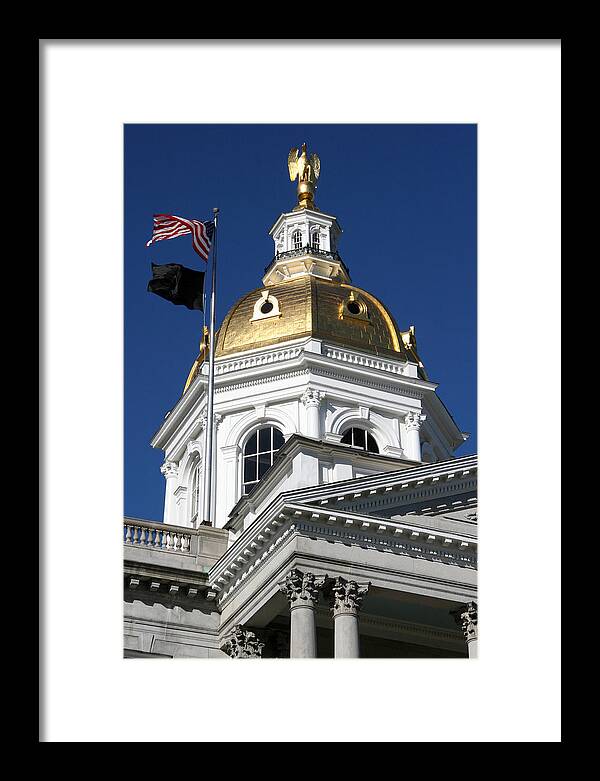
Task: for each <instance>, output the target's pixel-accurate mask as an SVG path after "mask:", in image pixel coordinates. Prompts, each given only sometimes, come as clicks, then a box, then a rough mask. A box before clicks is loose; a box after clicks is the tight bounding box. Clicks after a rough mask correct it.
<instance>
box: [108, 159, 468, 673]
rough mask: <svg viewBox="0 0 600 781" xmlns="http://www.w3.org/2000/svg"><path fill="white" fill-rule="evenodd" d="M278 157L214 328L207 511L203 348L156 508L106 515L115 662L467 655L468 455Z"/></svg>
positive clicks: (179, 411) (390, 320)
mask: <svg viewBox="0 0 600 781" xmlns="http://www.w3.org/2000/svg"><path fill="white" fill-rule="evenodd" d="M292 152H296V157H295V158H294V156H293V155H292V154H291V155H290V161H289V165H290V177H291V178H293V177H292V174H294V173H296V176H297V178H298V203H297V205H296V206H295V208H294V209H292V210H291V211H289V212H285V213H283V214H281V215H280V217H279V218H278V219H277V221H276V222H275V224H274V225H273V227H272V228H271V231H270V235H271V236H272V238H273V242H274V257H273V259H272V260H271V262H270V263H269V264H268V266H267V267H266V269H265V273H264V275H263V278H262V285H261V286H260V287H257V288H256V289H255V290H253V291H251V292H250V293H248V294H246V295H245V296H243V297H242V298H241V299H240V300H239V301H237V302H236V303H235V304H234V306H233V307H232V308H231V309H230V311H229V312H228V313H227V315H226V317H225V319H224V320H223V322H222V324H221V326H220V328H219V331H218V333H217V334H216V348H215V392H214V413H215V414H214V428H213V432H214V437H213V438H214V447H213V465H212V470H211V471H212V480H213V484H212V490H211V508H210V509H211V512H210V517H211V518H212V519H214V523H213V524H212V525H210V526H207V525H206V524H205V523H203V517H202V516H203V504H202V494H203V489H202V487H203V481H204V472H205V464H203V458H204V438H205V433H206V426H207V417H206V404H207V384H208V383H207V380H208V361H206V360H205V358H206V351H205V350H203V351H202V352H201V354H200V355H199V356H198V359H197V360H196V361H195V363H194V365H193V367H192V369H191V371H190V373H189V376H188V380H187V382H186V384H185V389H184V392H183V395H182V396H181V398H180V399H179V401H178V402H177V404H176V405H175V407H174V408H173V409H172V410H171V412H170V413H169V415H168V416H167V418H166V419H165V420H164V422H163V423H162V425H161V427H160V429H159V430H158V431H157V433H156V434H155V436H154V438H153V440H152V443H151V444H152V446H153V447H155V448H159V449H161V450H162V451H164V454H165V461H164V464H163V466H162V468H161V471H162V473H163V475H164V478H165V504H164V517H163V521H162V523H148V522H145V521H139V520H137V519H132V518H126V519H125V524H124V546H125V568H124V569H125V571H124V576H125V583H124V585H125V591H124V594H125V603H124V604H125V607H124V619H125V630H124V632H125V644H124V645H125V655H126V656H127V657H135V656H168V657H176V656H193V657H232V658H285V657H292V658H300V657H304V658H306V657H309V658H311V657H313V658H317V657H321V658H323V657H325V658H327V657H335V658H344V657H345V658H356V657H364V658H369V657H398V658H401V657H468V656H470V657H473V656H476V649H477V603H476V598H477V597H476V571H477V565H476V561H477V559H476V557H477V534H476V529H477V459H476V457H475V456H465V457H462V458H456V457H454V451H455V450H456V448H457V447H458V446H459V445H460V444H462V443H463V442H464V441H465V439H466V436H467V435H466V434H465V433H463V432H462V431H461V430H460V429H459V428H458V427H457V424H456V423H455V421H454V419H453V418H452V416H451V415H450V413H449V412H448V410H447V409H446V407H445V406H444V404H443V403H442V401H441V400H440V397H439V396H438V394H437V385H436V383H435V382H433V381H432V380H431V379H430V378H429V377H428V375H427V373H426V370H425V367H424V365H423V362H422V360H421V358H420V356H419V354H418V352H417V344H416V337H415V329H414V327H412V326H411V327H409V328H407V330H404V331H403V330H401V329H400V328H399V327H398V325H397V324H396V321H395V320H394V317H393V315H392V313H391V312H390V311H389V310H388V309H387V307H386V306H385V305H384V304H383V303H382V302H381V301H379V300H378V299H377V298H375V297H374V296H373V295H372V294H370V293H369V292H368V291H366V290H362V289H360V288H358V287H356V286H354V285H353V284H352V280H351V277H350V272H349V269H348V268H347V267H346V265H345V264H344V262H343V260H342V258H341V256H340V254H339V251H338V243H339V240H340V237H341V233H342V229H341V226H340V224H339V222H338V220H337V219H336V217H334V216H333V215H329V214H326V213H324V212H322V211H320V210H319V209H318V208H317V207H316V206H315V204H314V189H315V187H316V181H317V179H318V174H319V171H320V162H319V160H318V158H317V157H316V155H312V157H310V158H309V157H308V155H307V153H306V148H305V147H303V148H302V154H301V155H300V156H298V154H297V150H292ZM296 161H297V162H296ZM303 161H304V162H303ZM294 166H296V167H294ZM302 166H304V168H303V167H302Z"/></svg>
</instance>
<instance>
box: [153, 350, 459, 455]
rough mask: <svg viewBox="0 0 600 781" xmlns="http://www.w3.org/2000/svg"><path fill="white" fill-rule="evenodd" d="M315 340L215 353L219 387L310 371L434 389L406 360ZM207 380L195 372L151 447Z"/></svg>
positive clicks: (418, 391) (418, 390)
mask: <svg viewBox="0 0 600 781" xmlns="http://www.w3.org/2000/svg"><path fill="white" fill-rule="evenodd" d="M312 342H314V340H312V339H303V340H301V341H300V342H290V343H289V344H286V345H285V346H275V347H271V348H268V349H260V350H256V351H253V352H249V353H238V354H236V355H231V356H226V357H225V356H224V357H221V358H217V360H216V362H215V393H216V394H223V393H225V392H230V391H232V390H233V391H236V390H243V389H246V388H249V387H256V386H259V385H262V384H264V383H270V382H275V381H278V380H287V379H291V378H293V377H297V376H301V375H303V374H307V373H309V372H312V373H314V374H316V375H319V376H322V377H327V378H329V379H334V380H335V379H337V380H339V381H341V382H346V381H348V379H350V380H351V381H352V383H353V384H354V385H357V384H358V385H360V386H362V387H366V388H371V389H374V390H380V391H383V392H387V393H393V394H397V393H398V392H399V391H400V392H401V393H403V394H404V395H406V396H408V397H410V398H416V399H421V398H423V394H424V393H427V392H430V393H433V395H435V393H434V391H435V389H436V387H437V384H436V383H432V382H427V381H425V380H423V379H421V378H418V377H411V376H408V375H407V374H405V373H404V372H405V371H406V367H407V366H409V365H410V364H409V363H407V362H404V361H397V360H394V359H393V358H384V357H381V356H376V355H370V354H368V353H364V352H362V351H360V350H355V349H352V348H345V347H341V346H337V345H335V344H333V343H323V344H322V347H321V349H322V352H321V353H316V352H313V351H311V350H310V349H307V347H308V346H309V345H310V344H312ZM232 375H237V377H239V380H238V381H236V382H232V381H231V380H232ZM206 382H207V378H206V376H205V375H204V374H199V375H198V376H197V377H196V379H195V380H194V382H193V383H192V384H191V385H190V387H189V388H188V389H187V391H186V392H185V393H184V394H183V395H182V396H181V397H180V399H179V400H178V401H177V403H176V404H175V406H174V407H173V409H172V410H171V411H170V412H169V413H168V415H167V417H166V419H165V420H164V422H163V423H162V424H161V426H160V428H159V429H158V431H157V432H156V433H155V434H154V436H153V437H152V440H151V445H152V447H158V448H161V449H163V450H164V449H166V447H167V446H168V442H169V440H170V439H171V438H172V437H173V435H174V433H175V432H176V431H177V430H178V429H179V428H180V426H181V425H182V423H183V421H184V420H185V418H186V416H187V415H188V414H189V413H190V412H191V411H193V410H194V409H195V408H196V406H197V403H198V401H199V400H200V399H201V397H202V395H203V393H204V387H205V385H206ZM444 409H445V408H444Z"/></svg>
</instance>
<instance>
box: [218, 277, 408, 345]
mask: <svg viewBox="0 0 600 781" xmlns="http://www.w3.org/2000/svg"><path fill="white" fill-rule="evenodd" d="M266 290H268V292H269V295H270V296H273V297H275V298H276V299H277V302H278V304H279V310H280V312H281V314H280V315H279V316H276V317H266V318H264V319H259V320H253V319H252V318H253V315H254V312H255V305H256V303H257V301H259V300H260V298H261V294H263V293H264V292H265V291H266ZM349 300H355V301H357V302H358V305H360V307H361V312H360V313H358V314H357V315H356V316H353V315H352V314H351V313H350V312H349V311H348V309H347V307H346V305H345V304H346V303H347V302H348V301H349ZM355 308H356V307H355ZM309 336H310V337H314V338H316V339H324V340H326V341H328V342H331V343H333V344H338V345H340V346H345V347H355V348H357V349H360V350H364V351H365V352H370V353H374V354H376V355H389V356H390V357H392V356H393V357H395V358H399V359H400V360H406V359H407V354H406V350H405V348H404V345H403V342H402V337H401V333H400V331H399V330H398V327H397V325H396V323H395V321H394V319H393V318H392V317H391V315H390V314H389V312H388V311H387V309H386V308H385V307H384V306H383V304H382V303H381V302H380V301H378V300H377V299H376V298H375V297H374V296H372V295H371V294H370V293H367V292H366V291H364V290H361V289H360V288H357V287H354V286H353V285H349V284H343V283H340V282H335V281H329V280H324V279H320V278H318V277H315V276H311V275H306V276H303V277H300V278H299V279H296V280H291V281H287V282H283V283H281V284H279V285H270V286H269V287H267V288H258V289H256V290H253V291H252V292H250V293H248V294H247V295H245V296H244V297H243V298H241V299H240V300H239V301H238V302H237V303H236V304H235V305H234V306H233V307H232V308H231V309H230V311H229V312H228V313H227V315H226V317H225V319H224V321H223V324H222V326H221V328H220V329H219V333H218V337H217V347H216V352H215V355H216V356H217V357H218V356H224V355H229V354H231V353H239V352H245V351H247V350H254V349H257V348H261V347H268V346H269V345H273V344H279V343H281V342H287V341H290V340H292V339H300V338H302V337H309Z"/></svg>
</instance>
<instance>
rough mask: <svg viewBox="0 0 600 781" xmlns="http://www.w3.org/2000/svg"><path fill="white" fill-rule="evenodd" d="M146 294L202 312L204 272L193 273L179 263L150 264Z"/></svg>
mask: <svg viewBox="0 0 600 781" xmlns="http://www.w3.org/2000/svg"><path fill="white" fill-rule="evenodd" d="M148 292H149V293H156V295H157V296H160V297H161V298H166V299H167V301H170V302H171V303H172V304H181V305H183V306H187V308H188V309H200V310H201V311H203V310H204V304H203V296H204V271H193V270H192V269H191V268H186V267H185V266H181V265H180V264H179V263H166V264H164V265H162V266H159V265H157V264H156V263H153V264H152V279H151V280H150V282H148Z"/></svg>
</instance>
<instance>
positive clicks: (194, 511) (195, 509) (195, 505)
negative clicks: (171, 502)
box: [190, 463, 201, 526]
mask: <svg viewBox="0 0 600 781" xmlns="http://www.w3.org/2000/svg"><path fill="white" fill-rule="evenodd" d="M200 485H201V481H200V464H199V463H198V464H196V466H195V467H194V471H193V473H192V492H191V494H190V520H191V522H192V526H196V522H197V520H198V515H199V514H200V501H201V499H200Z"/></svg>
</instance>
